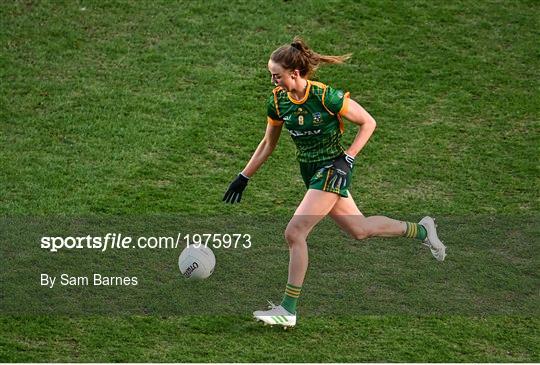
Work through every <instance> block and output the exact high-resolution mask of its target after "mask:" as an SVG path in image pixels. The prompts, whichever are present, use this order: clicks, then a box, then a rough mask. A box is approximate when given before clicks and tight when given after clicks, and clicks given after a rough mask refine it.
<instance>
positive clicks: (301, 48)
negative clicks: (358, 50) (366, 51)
mask: <svg viewBox="0 0 540 365" xmlns="http://www.w3.org/2000/svg"><path fill="white" fill-rule="evenodd" d="M351 55H352V53H348V54H345V55H342V56H327V55H321V54H319V53H317V52H314V51H312V50H311V49H309V47H308V46H307V44H306V43H305V42H304V40H303V39H302V38H300V37H294V39H293V41H292V43H291V44H285V45H283V46H281V47H279V48H278V49H276V50H275V51H274V52H272V55H271V56H270V59H271V60H272V61H273V62H275V63H278V64H280V65H281V66H282V67H283V68H285V69H286V70H299V71H300V76H302V77H308V78H309V77H311V76H312V75H313V74H314V73H315V71H316V70H317V68H318V67H319V65H320V64H321V63H331V64H335V63H343V62H345V61H346V60H348V59H349V58H351Z"/></svg>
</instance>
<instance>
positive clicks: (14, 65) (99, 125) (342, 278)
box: [0, 1, 540, 362]
mask: <svg viewBox="0 0 540 365" xmlns="http://www.w3.org/2000/svg"><path fill="white" fill-rule="evenodd" d="M539 11H540V9H539V6H538V3H537V2H534V1H514V2H501V1H478V2H469V1H453V2H449V3H443V2H431V1H413V2H391V1H362V2H355V1H324V2H323V1H284V2H281V1H253V2H243V1H233V2H219V1H206V2H185V3H176V2H168V1H162V2H152V1H122V2H117V1H110V2H106V3H105V2H102V1H71V2H67V1H66V2H62V1H43V2H37V1H13V2H2V3H1V4H0V47H1V50H2V51H1V52H0V78H1V80H2V82H1V85H2V90H3V92H2V93H1V94H0V144H1V145H2V153H0V170H1V171H2V174H0V214H1V215H2V217H3V218H2V225H1V227H2V229H1V230H0V240H1V241H0V250H1V251H2V252H1V253H2V255H0V267H2V268H6V267H7V268H9V269H8V270H2V271H0V287H1V288H2V290H0V308H3V311H1V312H0V314H1V316H0V361H45V362H47V361H51V362H54V361H98V362H100V361H111V362H112V361H132V362H135V361H155V362H158V361H171V362H176V361H186V362H189V361H202V362H205V361H219V362H228V361H231V362H239V361H253V362H258V361H276V362H280V361H291V362H295V361H298V362H301V361H308V362H319V361H325V362H333V361H342V362H348V361H420V362H426V361H427V362H439V361H440V362H485V361H489V362H507V361H510V362H521V361H527V362H537V361H539V350H538V345H537V343H538V342H539V341H538V339H539V336H538V328H539V322H538V318H539V316H538V314H539V313H538V309H537V308H536V305H535V303H538V299H539V296H538V287H539V281H540V279H539V276H538V272H539V270H538V269H539V260H538V257H539V253H538V248H539V240H538V238H537V237H538V233H539V232H538V227H539V226H540V224H539V223H540V220H539V214H538V212H539V199H538V197H539V189H538V186H540V179H539V177H540V174H539V164H538V157H537V156H538V155H539V148H538V146H540V143H539V142H540V141H539V138H538V136H539V132H540V131H539V129H540V128H539V121H538V110H539V109H540V108H539V106H540V105H539V100H540V98H539V95H538V90H539V83H538V80H539V79H540V77H539V76H540V75H539V69H540V68H539V53H538V46H537V40H538V38H539V32H538V17H537V14H538V13H539ZM295 35H302V36H304V38H305V39H306V40H307V41H308V43H309V44H310V45H311V46H312V47H313V48H314V49H315V50H317V51H320V52H322V53H327V54H343V53H349V52H353V53H354V56H353V59H352V60H351V61H350V62H349V63H347V64H345V65H342V66H333V67H323V68H321V70H320V71H319V73H318V75H317V78H318V80H320V81H323V82H325V83H328V84H331V85H333V86H335V87H338V88H343V89H346V90H349V91H350V92H351V95H352V97H353V98H354V99H355V100H357V101H359V102H360V103H361V104H362V105H363V106H364V107H365V108H366V109H367V110H368V111H370V112H371V113H372V115H373V116H374V117H375V119H376V120H377V122H378V128H377V131H376V133H375V135H374V136H373V138H372V140H371V141H370V143H369V144H368V145H367V147H366V148H365V149H364V151H362V153H361V155H360V156H359V157H358V158H357V167H356V169H355V171H356V172H355V180H354V182H353V187H352V194H353V196H354V197H355V199H356V201H357V203H358V204H359V206H360V209H361V210H362V211H363V212H364V213H365V214H366V215H373V214H386V215H389V216H392V217H396V218H400V219H411V220H417V219H418V218H419V217H421V216H422V215H424V214H431V215H435V216H437V217H439V221H440V222H441V223H440V224H441V227H440V228H441V236H442V237H443V239H444V240H445V242H446V243H447V244H448V246H449V256H448V259H447V261H445V262H444V263H443V264H440V265H439V264H436V263H435V262H434V261H433V259H431V258H430V257H429V254H428V253H426V251H425V250H422V249H421V248H420V247H416V246H412V245H410V244H409V243H410V241H407V240H405V239H397V240H382V239H380V240H370V241H368V242H367V243H358V242H354V241H353V240H351V239H349V238H346V237H344V236H343V235H341V234H340V233H339V232H338V231H337V229H335V227H333V226H332V225H331V224H330V223H328V224H323V225H322V226H321V227H319V228H317V229H316V230H315V232H314V233H313V235H312V236H311V237H310V244H311V249H312V253H311V254H312V261H311V267H310V272H309V274H308V280H307V281H306V290H305V293H304V295H303V297H302V299H301V309H300V310H301V311H302V310H303V311H305V313H306V316H304V317H300V322H299V326H298V328H296V329H295V330H294V331H292V332H291V333H287V332H283V331H277V330H276V329H275V328H274V329H268V328H263V327H260V326H258V325H257V324H255V323H252V322H251V321H250V320H249V312H250V311H251V310H253V309H256V308H254V307H255V306H257V307H259V306H261V305H263V304H264V301H265V299H266V298H269V299H270V298H272V299H275V300H278V298H279V296H280V295H281V291H282V289H283V287H284V284H285V283H284V280H285V279H284V278H285V277H286V269H285V267H286V260H287V258H286V257H287V252H286V248H285V244H284V241H283V238H282V232H283V228H284V224H286V220H287V218H288V217H289V216H290V215H292V213H293V212H294V209H295V207H296V205H297V204H298V202H299V201H300V200H301V198H302V196H303V194H304V189H303V184H302V182H301V180H300V176H299V172H298V167H297V165H296V163H295V161H294V147H293V145H292V142H291V141H290V139H289V138H288V136H287V133H283V138H282V140H281V141H280V143H279V146H278V148H277V149H276V151H275V152H274V154H273V156H272V157H271V158H270V159H269V161H268V162H267V163H266V165H265V166H264V167H263V168H262V169H261V170H260V171H259V172H258V174H257V175H256V176H255V177H254V178H253V180H252V182H251V183H250V185H249V187H248V189H247V190H246V193H245V195H244V198H243V201H242V204H240V205H239V206H234V207H231V206H226V205H224V204H222V202H221V197H222V194H223V192H224V190H225V188H226V186H227V184H228V183H229V182H230V180H231V179H232V178H233V176H234V175H235V174H236V173H237V172H238V171H239V170H241V169H242V168H243V166H244V164H245V163H246V162H247V160H248V159H249V157H250V154H251V153H252V152H253V150H254V149H255V147H256V146H257V143H258V142H259V140H260V138H261V137H262V135H263V133H264V128H265V108H264V103H265V100H266V98H267V96H268V95H269V92H270V90H271V88H272V86H271V84H270V80H269V76H268V72H267V70H266V62H267V59H268V56H269V54H270V53H271V52H272V50H273V49H275V48H276V47H277V46H279V45H280V44H282V43H287V42H289V41H290V40H291V39H292V37H293V36H295ZM347 127H348V128H347V131H346V135H345V137H344V140H345V142H346V143H348V142H350V141H351V140H352V138H353V137H354V134H355V133H354V128H353V127H352V126H351V125H348V126H347ZM208 215H210V216H212V217H217V218H218V221H219V220H220V219H221V220H223V222H224V223H222V224H221V225H219V224H217V225H216V226H214V227H213V228H214V229H217V228H216V227H218V228H219V229H221V230H234V229H239V228H242V229H246V230H251V231H253V234H254V235H255V236H256V238H257V240H256V241H255V242H256V244H255V245H254V247H253V248H252V249H250V250H246V251H244V252H242V251H227V250H216V255H217V256H218V267H217V271H216V273H215V274H214V276H213V277H212V279H210V280H209V281H207V282H205V283H204V284H202V286H201V287H196V288H193V287H190V286H189V285H188V284H186V283H185V282H183V281H181V280H178V277H177V275H178V273H177V272H176V269H175V268H174V267H175V263H174V261H175V260H176V258H177V252H174V254H171V252H170V251H166V250H161V251H158V252H152V253H151V254H150V253H149V252H148V251H140V252H136V253H132V254H129V255H128V254H126V253H124V252H118V253H115V254H112V253H108V254H107V255H102V256H99V255H97V256H93V255H92V254H90V253H89V252H82V253H80V252H79V253H70V254H65V255H57V256H54V255H48V254H46V253H44V252H39V253H36V250H37V248H36V247H37V245H38V241H36V238H37V237H38V236H39V234H41V233H49V232H54V231H55V230H56V231H58V232H62V233H66V234H67V233H70V232H77V230H80V231H81V232H82V233H90V232H89V231H88V230H92V229H97V228H100V229H101V231H102V232H107V231H116V230H118V229H120V228H122V229H124V228H125V229H126V230H130V229H131V230H132V231H134V232H138V233H141V234H152V233H154V232H160V231H166V232H174V231H175V230H180V231H185V230H186V229H190V230H191V231H192V232H195V231H196V230H197V229H198V228H200V226H197V225H196V223H198V219H200V217H205V216H208ZM62 216H64V217H66V218H65V219H66V220H65V221H63V222H64V223H66V222H69V223H70V224H74V225H61V224H59V225H58V226H56V227H55V226H54V223H55V222H58V221H57V219H60V218H58V217H62ZM34 217H35V218H34ZM84 217H98V218H99V219H102V220H103V221H102V223H101V225H99V226H93V225H84V224H83V223H81V222H83V221H84ZM160 217H164V218H163V222H164V223H159V222H160V219H161V218H160ZM166 217H168V218H166ZM220 217H221V218H220ZM269 217H272V219H275V221H272V219H271V218H269ZM175 219H176V220H177V222H178V223H177V225H176V226H175V224H174V220H175ZM257 220H258V221H257ZM48 221H49V225H47V222H48ZM208 222H211V220H209V221H208ZM15 223H16V224H15ZM78 224H79V225H78ZM203 226H204V225H203ZM73 227H75V228H73ZM207 229H212V227H210V228H208V227H207ZM146 255H147V256H146ZM85 256H86V257H92V258H93V259H95V261H92V263H91V264H92V265H94V266H93V268H100V266H101V267H102V266H103V265H104V264H105V263H106V264H109V266H108V267H109V268H110V267H112V266H114V265H115V264H116V270H118V272H121V271H122V269H124V270H127V269H128V268H129V269H130V270H131V272H137V273H138V274H140V275H141V277H145V278H147V280H148V283H152V282H159V283H160V285H161V286H159V287H158V289H159V290H158V291H157V292H152V291H144V290H145V287H144V286H143V287H141V288H140V289H141V290H142V292H143V293H144V294H145V295H151V294H156V293H157V294H158V295H154V296H153V297H152V298H153V299H154V302H152V303H153V304H154V305H155V309H154V310H155V312H154V313H152V311H150V313H147V314H144V312H141V311H140V310H138V309H137V308H136V309H134V310H133V309H132V310H131V311H129V312H128V314H127V315H126V314H124V315H122V316H121V315H118V314H117V312H115V313H106V314H102V315H92V316H90V315H75V316H73V317H71V318H67V317H66V316H64V315H60V314H58V315H49V316H47V315H43V314H42V315H29V314H27V313H20V314H19V315H17V314H16V313H15V314H13V313H12V314H9V315H8V314H7V313H8V312H9V311H8V310H7V309H9V308H13V307H10V306H11V305H14V303H15V305H17V304H18V305H19V307H21V301H23V299H22V298H24V296H23V294H21V293H24V292H25V291H26V292H29V293H33V294H34V297H33V298H34V299H36V298H40V297H39V295H41V292H39V291H37V290H39V288H37V289H36V288H35V287H33V286H30V284H29V286H24V285H17V284H18V283H20V282H23V283H24V281H17V280H24V278H26V279H27V280H31V279H29V278H32V275H34V274H36V273H39V272H40V271H41V270H43V269H45V268H47V269H49V268H63V269H66V268H68V267H71V266H69V265H73V266H76V265H79V266H78V267H79V269H81V270H82V271H84V270H85V266H84V258H85ZM38 258H39V259H38ZM261 258H265V259H264V260H261ZM59 263H60V264H59ZM55 265H56V266H55ZM58 265H64V266H58ZM336 265H337V266H338V269H335V266H336ZM12 268H15V269H17V270H11V269H12ZM220 270H221V271H220ZM147 271H148V272H147ZM160 273H161V274H163V277H162V278H161V279H159V274H160ZM25 275H26V276H25ZM21 278H22V279H21ZM9 280H15V281H9ZM153 280H157V281H153ZM238 280H243V284H244V286H240V285H237V284H238ZM169 289H170V290H169ZM160 290H161V291H160ZM175 290H176V291H175ZM220 290H221V291H220ZM190 291H191V292H190ZM208 291H210V292H212V293H216V292H217V293H228V294H229V295H223V296H217V297H213V298H212V299H211V300H204V299H206V298H207V297H208ZM186 292H189V293H191V294H192V295H194V297H195V298H196V300H195V302H196V303H202V304H204V303H206V306H203V307H202V311H203V312H204V313H203V315H201V316H194V315H193V314H192V315H180V314H178V313H176V314H175V312H174V310H169V309H167V310H164V309H163V312H166V313H159V312H160V308H161V309H162V308H168V306H170V304H171V301H170V300H169V297H168V296H167V293H170V294H169V295H170V296H171V297H173V298H175V300H181V299H182V298H184V299H185V296H182V293H186ZM36 293H40V294H39V295H36ZM58 293H60V294H61V293H62V292H58ZM58 293H57V294H58ZM103 293H107V292H102V295H104V296H105V297H106V294H103ZM79 294H81V297H80V299H81V300H84V301H88V303H99V300H100V297H99V296H98V297H87V298H85V292H84V291H82V292H81V293H79ZM195 294H196V296H195ZM232 294H234V295H232ZM10 295H11V296H10ZM43 295H44V296H43V299H47V298H48V299H51V297H49V296H48V295H51V294H50V293H49V294H47V295H45V294H43ZM224 296H226V297H227V298H223V297H224ZM52 297H53V299H54V296H52ZM230 297H233V298H234V297H238V298H240V299H239V300H238V302H237V303H236V304H237V305H238V307H236V308H241V309H233V313H232V314H230V313H228V314H227V315H222V316H216V315H215V313H213V311H215V310H216V308H219V306H218V305H217V304H219V303H221V302H223V303H228V300H231V301H233V302H234V300H232V299H230ZM109 299H110V298H109ZM221 299H223V300H221ZM51 303H52V305H53V306H52V308H53V309H55V310H56V309H58V308H57V307H54V305H58V304H59V302H58V301H56V302H55V301H54V300H52V301H51ZM74 303H75V304H76V303H78V302H74ZM173 303H174V302H173ZM71 304H73V303H71ZM119 304H120V305H121V304H122V302H121V300H120V302H119ZM160 305H161V306H162V307H160ZM22 307H24V306H22ZM30 307H31V306H28V308H26V309H27V311H28V309H29V308H30ZM233 308H234V307H233ZM433 308H435V309H433ZM139 309H140V308H139ZM244 309H245V310H244ZM235 310H236V311H237V312H234V311H235ZM21 312H24V310H22V309H21ZM53 312H54V310H53ZM60 312H61V311H60ZM201 344H202V345H201Z"/></svg>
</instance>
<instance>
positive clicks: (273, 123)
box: [266, 117, 283, 127]
mask: <svg viewBox="0 0 540 365" xmlns="http://www.w3.org/2000/svg"><path fill="white" fill-rule="evenodd" d="M266 121H267V122H268V124H270V125H271V126H274V127H279V126H280V125H282V124H283V121H282V120H275V119H272V118H270V117H266Z"/></svg>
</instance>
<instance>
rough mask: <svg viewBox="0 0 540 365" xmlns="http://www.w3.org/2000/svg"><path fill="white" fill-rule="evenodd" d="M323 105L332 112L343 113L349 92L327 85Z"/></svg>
mask: <svg viewBox="0 0 540 365" xmlns="http://www.w3.org/2000/svg"><path fill="white" fill-rule="evenodd" d="M323 103H324V106H325V107H326V108H327V109H328V110H329V111H331V112H332V113H334V114H345V113H346V112H347V108H348V107H349V93H348V92H344V91H343V90H339V89H334V88H333V87H331V86H328V87H327V88H326V91H325V95H324V99H323Z"/></svg>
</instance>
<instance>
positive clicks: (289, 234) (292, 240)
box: [285, 224, 304, 246]
mask: <svg viewBox="0 0 540 365" xmlns="http://www.w3.org/2000/svg"><path fill="white" fill-rule="evenodd" d="M303 237H304V232H303V230H302V228H301V227H299V226H298V225H295V224H289V225H288V226H287V228H286V229H285V239H286V240H287V243H288V244H289V246H292V245H294V244H296V243H299V242H303V241H304V239H303Z"/></svg>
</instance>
